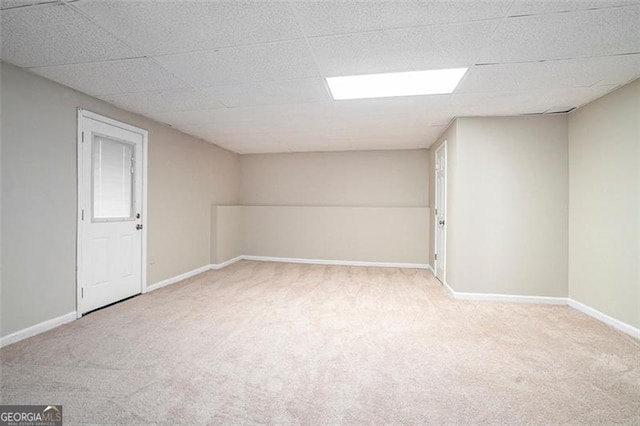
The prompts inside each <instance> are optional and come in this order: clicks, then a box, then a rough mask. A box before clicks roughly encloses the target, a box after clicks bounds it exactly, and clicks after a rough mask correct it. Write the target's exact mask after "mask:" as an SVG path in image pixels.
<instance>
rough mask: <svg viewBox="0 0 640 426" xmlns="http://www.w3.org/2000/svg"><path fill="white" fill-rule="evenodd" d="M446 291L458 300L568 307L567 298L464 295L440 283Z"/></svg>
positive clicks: (444, 283)
mask: <svg viewBox="0 0 640 426" xmlns="http://www.w3.org/2000/svg"><path fill="white" fill-rule="evenodd" d="M440 282H441V283H442V286H443V287H444V289H445V290H446V291H447V293H449V294H450V295H451V297H453V298H454V299H457V300H480V301H486V302H505V303H532V304H545V305H566V304H567V298H566V297H549V296H521V295H515V294H493V293H463V292H458V291H455V290H454V289H453V288H451V286H450V285H449V284H447V283H446V282H444V281H440Z"/></svg>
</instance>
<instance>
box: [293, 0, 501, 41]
mask: <svg viewBox="0 0 640 426" xmlns="http://www.w3.org/2000/svg"><path fill="white" fill-rule="evenodd" d="M511 3H512V0H485V1H478V2H463V1H442V0H436V1H415V0H409V1H374V2H364V1H322V2H319V1H309V2H305V1H295V2H293V3H292V5H293V7H294V9H295V11H296V15H297V16H298V20H299V21H300V26H301V27H302V30H303V32H304V33H305V34H306V35H307V36H310V37H312V36H321V35H335V34H350V33H356V32H363V31H373V30H381V29H393V28H402V27H414V26H421V25H433V24H444V23H455V22H465V21H477V20H483V19H490V18H502V17H504V16H505V15H506V13H507V11H508V10H509V7H510V6H511Z"/></svg>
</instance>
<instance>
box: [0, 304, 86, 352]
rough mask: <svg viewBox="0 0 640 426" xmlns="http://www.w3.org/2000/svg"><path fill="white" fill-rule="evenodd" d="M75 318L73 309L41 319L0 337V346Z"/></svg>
mask: <svg viewBox="0 0 640 426" xmlns="http://www.w3.org/2000/svg"><path fill="white" fill-rule="evenodd" d="M75 319H76V312H75V311H73V312H69V313H68V314H64V315H62V316H59V317H57V318H53V319H50V320H47V321H43V322H41V323H39V324H36V325H32V326H31V327H27V328H24V329H22V330H18V331H16V332H15V333H11V334H8V335H6V336H4V337H1V338H0V348H2V347H4V346H7V345H10V344H12V343H16V342H19V341H20V340H24V339H27V338H29V337H33V336H35V335H36V334H40V333H44V332H45V331H49V330H51V329H52V328H56V327H58V326H59V325H62V324H66V323H69V322H71V321H74V320H75Z"/></svg>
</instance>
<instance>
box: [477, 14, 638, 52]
mask: <svg viewBox="0 0 640 426" xmlns="http://www.w3.org/2000/svg"><path fill="white" fill-rule="evenodd" d="M638 22H640V6H629V7H613V8H607V9H595V10H583V11H576V12H570V13H557V14H550V15H534V16H524V17H515V18H508V19H506V20H505V22H504V23H503V25H502V26H500V28H499V29H498V30H497V31H496V34H495V35H494V36H493V37H492V38H491V42H490V43H489V45H488V46H487V48H486V49H485V50H484V51H483V52H482V53H481V54H480V55H479V58H478V61H477V63H504V62H523V61H539V60H545V59H546V60H548V59H574V58H583V57H590V56H608V55H616V54H623V53H637V52H640V25H638Z"/></svg>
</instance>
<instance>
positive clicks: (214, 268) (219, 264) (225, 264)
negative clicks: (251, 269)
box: [209, 255, 244, 271]
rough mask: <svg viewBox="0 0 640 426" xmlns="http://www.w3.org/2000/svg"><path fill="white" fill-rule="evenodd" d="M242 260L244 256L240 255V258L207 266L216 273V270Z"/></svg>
mask: <svg viewBox="0 0 640 426" xmlns="http://www.w3.org/2000/svg"><path fill="white" fill-rule="evenodd" d="M242 259H244V256H242V255H241V256H237V257H234V258H233V259H229V260H225V261H224V262H222V263H212V264H211V265H209V267H210V268H211V269H213V270H214V271H216V270H218V269H222V268H224V267H225V266H229V265H232V264H234V263H236V262H238V261H240V260H242Z"/></svg>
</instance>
